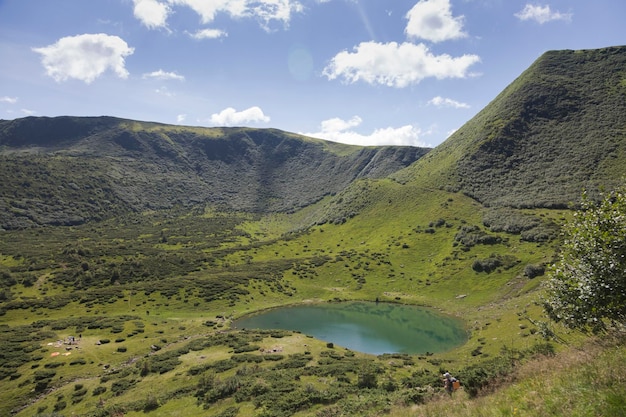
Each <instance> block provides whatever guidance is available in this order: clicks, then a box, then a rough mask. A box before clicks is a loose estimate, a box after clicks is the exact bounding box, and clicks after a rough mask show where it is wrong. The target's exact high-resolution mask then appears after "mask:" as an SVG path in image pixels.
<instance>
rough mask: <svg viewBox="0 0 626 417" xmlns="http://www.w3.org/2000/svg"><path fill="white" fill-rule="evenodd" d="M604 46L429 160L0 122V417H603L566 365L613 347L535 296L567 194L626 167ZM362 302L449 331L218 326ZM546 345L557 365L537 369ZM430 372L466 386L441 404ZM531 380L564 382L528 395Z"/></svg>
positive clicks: (176, 129) (244, 133) (310, 144)
mask: <svg viewBox="0 0 626 417" xmlns="http://www.w3.org/2000/svg"><path fill="white" fill-rule="evenodd" d="M625 56H626V48H623V47H619V48H606V49H601V50H594V51H558V52H550V53H547V54H545V55H544V56H543V57H541V58H539V59H538V60H537V62H535V63H534V64H533V65H532V66H531V67H530V68H529V70H528V71H526V72H524V74H522V75H521V76H520V77H519V78H518V79H517V80H515V81H514V82H513V83H512V84H511V86H509V87H508V88H507V89H506V90H505V91H503V92H502V94H500V95H499V96H498V97H497V98H496V99H495V100H494V101H493V102H492V103H491V104H490V105H489V106H487V107H486V108H485V109H484V110H483V111H481V112H480V113H479V114H478V115H477V116H476V117H475V118H474V119H472V120H471V121H470V122H468V123H467V124H466V125H465V126H463V127H462V128H461V129H460V130H459V131H458V132H456V133H455V134H454V135H453V136H452V137H450V138H449V139H448V140H447V141H446V142H445V143H443V144H442V145H440V146H438V147H437V148H436V149H433V150H430V151H428V150H426V149H416V148H398V147H380V148H369V147H367V148H364V147H355V146H347V145H340V144H335V143H329V142H324V141H320V140H315V139H311V138H306V137H302V136H298V135H294V134H291V133H287V132H281V131H278V130H274V129H262V130H259V129H244V128H231V129H205V128H192V127H180V126H168V125H162V124H156V123H146V122H135V121H130V120H121V119H115V118H109V117H98V118H74V117H61V118H52V119H50V118H25V119H18V120H14V121H0V162H1V164H0V170H1V171H0V174H1V175H2V178H3V182H2V184H1V185H0V216H2V217H0V219H1V220H2V223H1V225H2V226H1V227H3V228H4V230H0V333H1V335H0V336H2V337H0V358H1V359H2V361H0V362H1V363H0V387H1V388H2V389H1V390H0V415H14V416H17V417H33V416H42V415H75V416H84V417H87V416H89V417H92V416H107V417H108V416H114V415H122V414H123V415H126V416H133V417H138V416H146V415H148V416H149V415H158V416H178V417H191V416H197V415H207V416H222V417H225V416H239V417H247V416H291V415H294V416H300V417H304V416H310V417H322V416H331V415H332V416H335V415H345V416H352V415H354V416H356V415H358V416H379V415H392V416H400V415H440V414H445V413H449V412H450V410H451V408H450V405H451V404H453V405H454V404H456V405H457V406H458V407H460V408H463V410H464V411H463V413H464V414H463V413H461V414H463V415H485V414H490V415H516V414H521V415H536V414H537V413H539V414H541V413H544V414H545V413H550V412H554V411H555V410H557V409H558V410H561V411H559V412H560V413H561V414H562V415H568V413H569V414H571V413H576V412H578V410H586V411H588V410H592V409H593V408H594V407H595V408H598V407H602V408H598V409H599V410H601V411H602V412H605V413H609V414H610V412H612V411H613V410H617V409H619V407H620V406H621V404H623V403H624V401H626V399H625V395H624V392H623V391H624V390H623V389H621V388H615V386H610V384H606V383H605V382H604V381H605V380H606V376H607V375H608V374H606V375H605V373H588V375H589V378H586V377H585V375H583V374H584V370H581V371H579V370H578V367H579V364H580V363H583V362H585V363H587V364H588V366H589V368H590V369H591V368H593V367H596V368H598V367H599V369H603V368H605V367H607V366H608V367H609V368H611V372H612V373H613V374H614V375H621V374H623V373H624V372H625V371H626V369H623V368H624V364H623V360H622V359H623V358H624V350H625V348H624V344H623V342H622V341H623V339H621V340H617V341H615V342H614V343H605V344H597V345H596V344H594V345H593V349H594V350H595V351H594V352H591V348H592V345H591V344H588V343H587V344H586V343H585V341H586V336H585V335H581V334H578V333H574V332H565V331H564V330H563V329H562V328H560V327H558V326H555V325H552V324H548V323H546V322H545V320H546V318H545V316H544V314H543V312H542V308H541V304H540V296H541V294H542V289H541V288H542V287H541V285H542V281H543V280H544V278H543V273H544V271H545V269H546V266H547V265H548V264H550V263H551V261H552V259H553V256H554V254H555V251H556V250H558V246H559V227H560V225H561V224H562V223H563V222H564V221H566V220H567V218H568V217H569V216H571V211H570V210H569V208H567V207H569V206H568V205H569V203H570V202H575V201H577V199H578V198H579V196H580V192H581V190H582V188H583V187H589V188H594V189H595V188H596V187H597V186H600V185H602V186H605V187H607V188H610V187H612V185H614V184H617V183H620V181H621V180H622V178H623V175H624V170H625V169H626V168H625V167H626V164H624V162H625V161H624V146H625V142H626V141H625V138H624V135H623V133H624V114H625V112H624V97H625V96H626V94H625V93H624V89H625V84H626V82H625V81H624V79H625V75H624V71H625V70H626V65H624V57H625ZM427 151H428V152H427ZM592 191H593V190H592ZM33 226H45V227H33ZM376 299H378V300H380V301H382V302H390V303H404V304H413V305H422V306H426V307H429V308H432V309H436V310H438V311H440V312H442V313H445V314H448V315H452V316H455V317H456V318H458V319H460V320H462V321H463V322H464V323H465V326H466V330H467V342H466V343H465V344H464V345H463V346H460V347H456V348H454V349H451V350H449V351H447V352H436V353H429V352H425V353H424V354H420V355H400V354H397V355H396V354H394V355H380V356H373V355H367V354H363V353H359V352H352V351H349V350H347V349H344V348H343V347H341V346H336V345H333V344H332V343H327V342H332V341H320V340H316V339H314V338H311V337H308V336H307V335H304V334H300V333H296V332H288V331H280V332H276V331H256V330H245V329H243V330H239V329H231V328H230V324H231V322H232V320H233V319H236V318H239V317H241V316H244V315H247V314H251V313H255V312H258V311H261V310H263V309H267V308H273V307H277V306H285V305H290V304H300V303H325V302H335V301H344V300H376ZM551 332H555V333H556V335H557V336H558V337H556V338H552V339H551V338H550V335H551ZM77 335H78V337H79V342H78V345H66V344H64V343H63V341H64V340H65V341H67V340H69V336H77ZM544 336H547V337H548V338H547V339H544ZM563 341H564V342H566V343H560V342H563ZM68 348H69V349H68ZM587 351H589V352H587ZM555 353H556V354H557V355H559V356H556V357H553V355H554V354H555ZM587 353H593V355H591V356H586V355H587ZM567 358H578V359H577V360H578V362H576V363H575V364H574V365H572V366H565V365H566V364H565V363H563V367H562V368H561V369H551V370H550V372H548V373H546V372H544V371H545V367H546V365H545V364H550V365H548V366H549V367H550V368H552V367H556V366H557V365H558V364H559V363H562V362H564V361H566V360H567ZM620 361H621V362H620ZM605 365H606V366H605ZM535 369H536V370H538V371H541V372H534V371H533V370H535ZM444 370H448V371H450V372H452V373H453V374H454V375H456V376H458V377H460V379H461V381H463V384H464V387H463V390H462V391H461V392H457V393H455V394H454V396H453V398H452V399H450V398H449V397H447V395H445V394H444V393H442V392H441V390H442V389H441V381H440V375H441V373H442V371H444ZM545 375H547V376H548V377H549V378H550V380H551V381H560V380H561V379H563V378H566V379H567V384H566V385H563V384H561V383H559V384H557V383H555V384H554V386H553V385H546V387H543V388H541V387H540V388H537V386H538V384H539V385H541V380H542V378H543V377H544V376H545ZM596 375H602V377H601V378H600V380H599V381H600V382H598V381H596V380H595V379H597V377H596ZM589 379H594V381H589ZM502 382H506V385H503V384H502ZM511 384H513V385H511ZM507 386H510V388H508V389H507V388H506V387H507ZM563 386H567V387H568V389H571V390H580V391H581V392H583V391H584V393H585V395H581V396H571V395H570V393H568V392H564V391H563V389H562V387H563ZM622 386H623V384H622V385H620V386H619V387H622ZM514 389H518V390H514ZM493 391H497V393H496V395H494V396H492V397H487V396H486V395H488V393H490V392H493ZM537 392H540V394H541V396H542V398H541V401H538V400H537ZM587 393H593V396H594V400H593V401H588V400H587V399H586V398H587V397H586V395H587ZM605 399H606V401H605ZM563 401H567V402H568V407H555V406H554V404H561V403H563ZM423 403H426V404H423ZM442 404H443V405H442ZM515 410H517V411H519V413H517V411H515ZM522 411H524V413H522ZM581 412H582V411H581ZM579 414H580V413H579ZM583 414H584V413H583ZM587 414H593V410H592V411H591V412H587Z"/></svg>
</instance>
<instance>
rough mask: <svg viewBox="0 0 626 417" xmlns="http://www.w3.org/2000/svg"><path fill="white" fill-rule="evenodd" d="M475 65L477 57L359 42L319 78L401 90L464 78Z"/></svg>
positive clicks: (416, 46)
mask: <svg viewBox="0 0 626 417" xmlns="http://www.w3.org/2000/svg"><path fill="white" fill-rule="evenodd" d="M479 61H480V58H479V57H478V56H477V55H463V56H460V57H456V58H453V57H451V56H450V55H447V54H443V55H433V54H432V53H431V52H430V50H429V49H428V47H426V46H425V45H424V44H417V45H416V44H412V43H402V44H397V43H396V42H391V43H386V44H383V43H376V42H363V43H361V44H360V45H358V46H357V47H355V48H354V52H347V51H343V52H340V53H338V54H337V55H335V57H334V58H333V59H332V60H331V62H330V64H329V65H328V66H327V67H326V68H324V71H323V74H324V75H325V76H326V77H328V79H329V80H333V79H335V78H340V77H341V78H343V79H344V80H345V81H346V82H348V83H355V82H357V81H364V82H366V83H368V84H382V85H386V86H389V87H398V88H402V87H407V86H409V85H411V84H417V83H419V82H420V81H421V80H423V79H424V78H429V77H434V78H437V79H443V78H465V77H467V76H468V75H470V74H468V70H469V67H470V66H471V65H473V64H475V63H477V62H479Z"/></svg>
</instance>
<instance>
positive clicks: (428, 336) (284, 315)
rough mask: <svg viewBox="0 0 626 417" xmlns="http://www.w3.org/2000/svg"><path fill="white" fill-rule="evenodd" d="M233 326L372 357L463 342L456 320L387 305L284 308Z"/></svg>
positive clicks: (439, 349)
mask: <svg viewBox="0 0 626 417" xmlns="http://www.w3.org/2000/svg"><path fill="white" fill-rule="evenodd" d="M234 326H236V327H237V328H240V329H241V328H247V329H283V330H294V331H299V332H302V333H304V334H307V335H310V336H313V337H315V338H316V339H320V340H324V341H327V342H332V343H334V344H336V345H339V346H344V347H346V348H349V349H351V350H355V351H359V352H365V353H371V354H375V355H379V354H383V353H414V354H415V353H418V354H420V353H426V352H433V353H435V352H443V351H446V350H450V349H452V348H454V347H457V346H460V345H462V344H463V343H465V341H466V339H467V335H466V332H465V329H464V328H463V323H462V322H461V321H460V320H457V319H454V318H452V317H449V316H445V315H442V314H439V313H437V312H435V311H433V310H431V309H426V308H421V307H416V306H405V305H399V304H387V303H368V302H345V303H328V304H316V305H301V306H293V307H284V308H278V309H273V310H268V311H265V312H262V313H260V314H257V315H253V316H249V317H245V318H243V319H241V320H237V321H236V322H235V323H234Z"/></svg>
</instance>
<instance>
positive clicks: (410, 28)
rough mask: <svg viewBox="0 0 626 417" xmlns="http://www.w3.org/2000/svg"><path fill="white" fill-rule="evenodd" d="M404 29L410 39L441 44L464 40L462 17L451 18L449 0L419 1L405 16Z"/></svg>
mask: <svg viewBox="0 0 626 417" xmlns="http://www.w3.org/2000/svg"><path fill="white" fill-rule="evenodd" d="M406 18H407V19H408V23H407V26H406V28H405V29H404V31H405V33H406V34H407V36H408V37H410V38H418V39H426V40H428V41H431V42H442V41H446V40H449V39H458V38H464V37H466V36H467V34H466V33H465V32H463V19H464V17H463V16H457V17H454V16H452V10H451V7H450V1H449V0H421V1H419V2H417V3H416V4H415V6H413V8H412V9H411V10H409V12H408V13H407V14H406Z"/></svg>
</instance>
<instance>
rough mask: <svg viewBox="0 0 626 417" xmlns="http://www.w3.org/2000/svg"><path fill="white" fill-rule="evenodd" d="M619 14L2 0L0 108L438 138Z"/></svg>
mask: <svg viewBox="0 0 626 417" xmlns="http://www.w3.org/2000/svg"><path fill="white" fill-rule="evenodd" d="M625 20H626V1H624V0H593V1H590V0H546V1H541V0H540V1H537V2H535V1H526V0H521V1H517V0H88V1H87V0H0V119H16V118H21V117H26V116H50V117H52V116H63V115H69V116H115V117H121V118H127V119H133V120H142V121H153V122H160V123H167V124H178V125H186V126H205V127H217V126H249V127H258V128H277V129H281V130H285V131H289V132H293V133H300V134H304V135H308V136H312V137H316V138H321V139H325V140H330V141H334V142H342V143H349V144H355V145H363V146H370V145H408V146H425V147H436V146H437V145H438V144H440V143H441V142H443V141H444V140H445V139H446V138H447V137H449V136H450V134H452V133H453V132H454V131H455V130H457V129H458V128H460V127H461V126H462V125H463V124H464V123H465V122H467V121H468V120H470V119H471V118H472V117H473V116H474V115H476V113H478V112H479V111H480V110H481V109H482V108H484V107H485V106H486V105H488V104H489V102H490V101H491V100H493V99H494V98H495V97H496V96H497V95H498V94H499V93H500V92H501V91H502V90H503V89H504V88H505V87H506V86H507V85H508V84H510V83H511V82H513V81H514V80H515V78H517V77H518V76H519V75H520V74H521V73H522V72H523V71H524V70H526V69H527V68H528V67H529V66H530V65H531V64H532V63H533V62H534V61H535V60H536V59H538V58H539V57H540V56H541V54H543V53H544V52H546V51H549V50H563V49H593V48H602V47H607V46H617V45H625V44H626V24H625V23H624V22H625ZM625 70H626V69H625Z"/></svg>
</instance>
